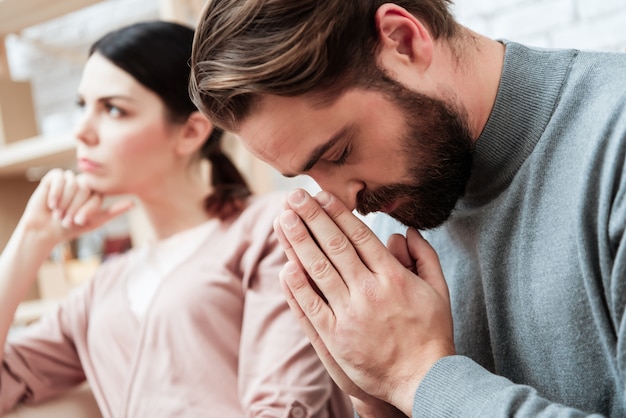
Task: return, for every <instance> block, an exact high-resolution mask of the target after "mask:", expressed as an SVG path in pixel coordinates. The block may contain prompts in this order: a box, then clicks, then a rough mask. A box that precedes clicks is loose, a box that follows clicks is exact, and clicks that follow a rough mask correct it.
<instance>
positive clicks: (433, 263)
mask: <svg viewBox="0 0 626 418" xmlns="http://www.w3.org/2000/svg"><path fill="white" fill-rule="evenodd" d="M406 241H407V247H408V250H409V254H410V255H411V257H412V258H413V259H414V260H415V268H416V270H417V275H418V276H419V277H420V278H422V279H423V280H424V281H425V282H427V283H428V284H430V285H431V286H432V287H433V288H434V289H435V290H436V291H437V293H439V295H441V296H444V295H445V296H446V297H447V295H448V286H447V285H446V282H445V279H444V276H443V272H442V270H441V265H440V264H439V256H438V255H437V253H436V252H435V250H434V249H433V247H432V246H431V245H430V244H429V243H428V241H426V240H425V239H424V238H423V237H422V235H421V234H420V233H419V232H418V231H417V230H416V229H415V228H409V229H408V230H407V231H406Z"/></svg>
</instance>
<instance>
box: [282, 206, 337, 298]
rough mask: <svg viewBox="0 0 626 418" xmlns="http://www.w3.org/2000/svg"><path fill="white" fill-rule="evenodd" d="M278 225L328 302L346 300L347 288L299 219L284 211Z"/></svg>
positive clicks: (292, 213) (300, 262) (293, 214)
mask: <svg viewBox="0 0 626 418" xmlns="http://www.w3.org/2000/svg"><path fill="white" fill-rule="evenodd" d="M279 223H280V227H281V230H282V232H283V233H284V238H286V239H287V240H288V241H289V245H290V247H289V248H292V249H293V254H294V255H295V257H296V258H297V259H298V260H299V264H300V266H302V268H303V269H304V270H305V271H306V273H308V275H309V277H311V278H312V279H313V280H314V282H315V284H316V285H317V287H318V288H319V290H321V292H322V293H323V294H324V295H325V297H326V298H327V300H328V302H329V303H331V304H335V305H336V304H338V303H340V302H339V301H341V300H347V299H348V298H349V292H348V288H347V287H346V285H345V283H344V281H343V280H342V278H341V277H340V276H339V274H338V273H337V271H336V270H335V266H334V265H333V262H331V260H329V258H328V257H327V255H326V254H325V253H324V252H323V251H322V250H321V249H320V247H319V246H318V244H317V242H316V241H315V240H314V239H313V237H312V236H311V233H310V232H309V230H308V229H307V227H306V225H305V224H304V223H303V222H302V220H301V219H300V217H299V216H298V215H297V214H296V213H295V212H293V211H292V210H286V211H285V212H283V213H282V214H281V215H280V217H279ZM288 251H290V250H288Z"/></svg>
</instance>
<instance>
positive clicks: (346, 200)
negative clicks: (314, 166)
mask: <svg viewBox="0 0 626 418" xmlns="http://www.w3.org/2000/svg"><path fill="white" fill-rule="evenodd" d="M311 177H312V178H313V180H315V182H316V183H317V184H318V185H319V186H320V188H321V189H322V190H324V191H327V192H330V193H332V194H333V195H335V196H336V197H337V198H338V199H339V200H341V201H342V202H343V204H344V205H346V206H347V207H348V209H350V210H354V209H356V203H357V196H358V194H359V192H360V191H361V190H363V189H364V188H365V185H364V183H363V182H361V181H358V180H353V179H352V180H345V179H342V178H341V177H339V176H334V175H325V174H318V173H316V174H311Z"/></svg>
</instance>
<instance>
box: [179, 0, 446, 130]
mask: <svg viewBox="0 0 626 418" xmlns="http://www.w3.org/2000/svg"><path fill="white" fill-rule="evenodd" d="M384 3H386V2H385V1H383V0H209V1H208V2H207V4H206V6H205V8H204V10H203V12H202V16H201V18H200V21H199V24H198V28H197V29H196V34H195V38H194V42H193V49H192V56H191V70H192V74H191V80H190V93H191V96H192V99H193V101H194V103H195V104H196V106H198V108H199V109H200V110H202V111H203V112H204V113H205V114H206V115H207V116H208V117H209V118H210V119H212V120H213V121H214V123H216V124H217V125H218V126H221V127H222V128H224V129H228V130H236V128H237V126H238V125H239V123H240V122H241V121H243V120H244V119H245V118H246V117H247V116H248V115H249V114H250V112H251V111H252V109H253V107H254V104H255V102H256V100H257V99H258V97H259V95H263V94H275V95H280V96H297V95H302V94H305V93H313V94H315V95H318V96H319V98H320V99H322V100H327V101H330V100H333V99H334V98H335V97H337V96H338V95H339V94H340V93H342V92H343V91H345V90H346V89H347V88H349V87H356V86H363V87H367V83H368V80H370V79H371V74H372V70H373V69H376V63H375V54H376V52H377V47H378V36H377V33H376V24H375V14H376V11H377V9H378V8H379V7H380V6H381V5H382V4H384ZM451 3H452V0H398V1H396V2H395V4H397V5H398V6H401V7H403V8H405V9H406V10H407V11H408V12H410V13H412V14H413V15H414V16H416V17H417V18H419V19H420V20H421V21H422V22H423V23H424V24H425V25H426V27H427V29H428V30H429V32H430V34H431V36H432V37H433V38H435V39H438V38H446V39H447V38H451V37H453V36H454V35H455V34H456V31H457V26H458V25H457V23H456V21H455V20H454V18H453V16H452V14H451V13H450V11H449V6H450V4H451Z"/></svg>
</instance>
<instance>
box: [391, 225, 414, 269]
mask: <svg viewBox="0 0 626 418" xmlns="http://www.w3.org/2000/svg"><path fill="white" fill-rule="evenodd" d="M387 248H388V249H389V252H390V253H391V254H393V256H394V257H396V259H397V260H398V261H399V262H400V264H402V265H403V266H404V267H406V268H407V269H409V270H411V271H413V273H416V274H417V272H416V271H415V261H414V260H413V258H412V257H411V254H409V248H408V246H407V242H406V238H405V237H404V236H403V235H400V234H393V235H391V236H389V239H388V240H387Z"/></svg>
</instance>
